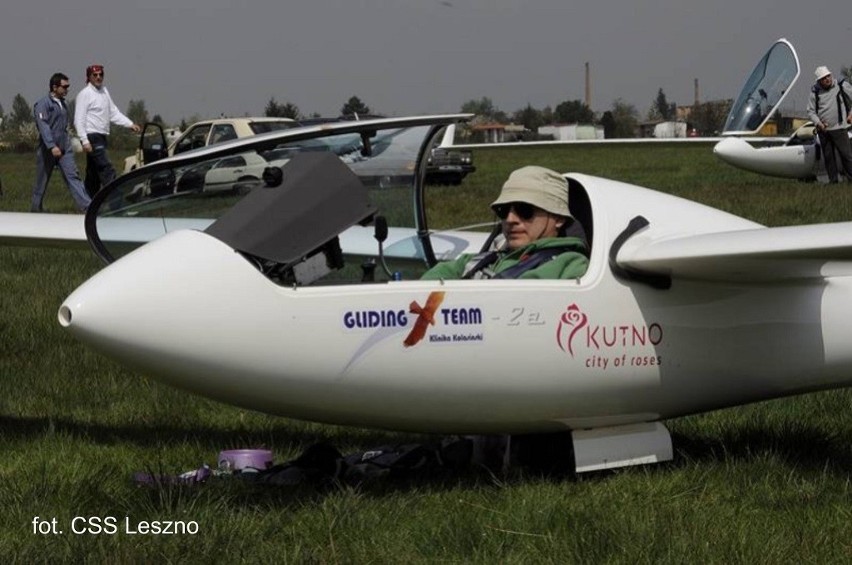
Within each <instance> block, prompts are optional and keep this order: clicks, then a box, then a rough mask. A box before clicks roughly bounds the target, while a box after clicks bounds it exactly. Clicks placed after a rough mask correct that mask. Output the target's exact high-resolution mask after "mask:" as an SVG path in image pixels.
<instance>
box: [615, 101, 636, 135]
mask: <svg viewBox="0 0 852 565" xmlns="http://www.w3.org/2000/svg"><path fill="white" fill-rule="evenodd" d="M611 113H612V120H613V123H614V126H613V131H612V134H613V135H612V136H613V137H636V128H638V127H639V112H637V111H636V106H634V105H633V104H628V103H627V102H625V101H624V100H622V99H621V98H616V99H615V100H614V101H613V103H612V110H611Z"/></svg>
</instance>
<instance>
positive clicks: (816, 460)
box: [0, 144, 852, 563]
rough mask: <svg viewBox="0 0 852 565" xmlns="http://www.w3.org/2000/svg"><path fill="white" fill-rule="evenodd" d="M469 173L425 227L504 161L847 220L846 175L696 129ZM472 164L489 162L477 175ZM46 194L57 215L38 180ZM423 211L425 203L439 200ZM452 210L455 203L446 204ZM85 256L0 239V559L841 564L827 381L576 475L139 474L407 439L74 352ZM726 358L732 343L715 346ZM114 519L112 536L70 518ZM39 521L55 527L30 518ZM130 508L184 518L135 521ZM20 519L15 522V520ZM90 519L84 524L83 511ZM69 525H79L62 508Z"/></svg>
mask: <svg viewBox="0 0 852 565" xmlns="http://www.w3.org/2000/svg"><path fill="white" fill-rule="evenodd" d="M475 159H476V164H477V166H478V167H479V169H480V172H478V173H477V174H476V175H475V176H472V177H470V178H469V179H467V180H466V181H465V185H464V187H463V189H464V190H463V192H462V191H460V190H459V189H458V188H441V189H437V191H436V194H435V196H433V197H432V198H430V204H431V205H434V206H435V207H436V208H439V207H440V206H439V205H440V203H441V201H442V200H446V201H448V202H449V200H450V199H451V198H452V199H453V202H452V204H451V205H450V204H447V205H446V207H445V208H446V209H445V210H443V211H442V213H443V214H444V216H445V217H444V220H443V222H445V223H446V224H447V225H453V224H456V223H459V222H460V219H461V218H462V217H463V216H464V211H465V210H469V209H480V208H482V207H484V206H485V205H486V203H487V202H488V201H489V199H491V198H493V197H494V195H495V194H496V190H497V187H499V185H500V183H501V182H502V180H503V179H504V178H505V176H506V175H507V174H508V172H509V171H510V170H512V169H513V168H515V167H517V166H520V165H523V164H541V165H545V166H549V167H552V168H555V169H557V170H560V171H566V172H567V171H577V172H583V173H589V174H596V175H601V176H606V177H610V178H614V179H618V180H623V181H627V182H632V183H636V184H640V185H643V186H647V187H650V188H654V189H657V190H661V191H664V192H670V193H673V194H677V195H680V196H683V197H686V198H690V199H694V200H697V201H700V202H703V203H706V204H709V205H712V206H716V207H719V208H722V209H725V210H727V211H730V212H732V213H735V214H739V215H742V216H745V217H748V218H750V219H752V220H755V221H757V222H761V223H764V224H767V225H789V224H799V223H811V222H829V221H843V220H848V219H852V201H850V187H849V186H843V185H840V186H834V187H827V186H820V185H815V184H806V183H799V182H795V181H782V180H774V179H770V178H767V177H760V176H757V175H753V174H749V173H745V172H740V171H737V170H735V169H732V168H730V167H727V166H725V165H723V164H721V163H719V162H717V161H716V160H715V159H714V158H713V156H712V154H711V146H710V145H705V144H698V145H692V144H689V145H675V144H672V145H653V146H637V147H601V146H594V147H561V148H523V149H517V150H511V151H509V150H505V149H500V150H498V149H490V150H479V151H477V152H476V154H475ZM486 171H491V172H488V173H486ZM33 175H34V165H33V159H32V158H31V156H30V155H26V156H20V155H12V154H0V178H2V181H3V188H4V196H3V197H2V198H0V209H2V210H4V211H25V210H27V209H28V208H29V192H30V187H31V182H32V178H33ZM46 206H47V208H48V209H50V210H51V211H57V212H65V211H67V212H71V211H72V210H73V202H72V201H71V198H70V196H69V195H68V194H67V191H66V189H65V187H64V186H63V185H62V183H61V180H60V179H59V178H55V179H54V180H53V181H52V184H51V187H50V188H49V191H48V199H47V201H46ZM439 211H441V210H439ZM456 214H458V216H457V215H456ZM100 266H101V265H100V264H99V263H98V261H97V260H96V259H95V258H94V257H93V255H92V254H91V253H88V252H84V251H80V252H68V251H61V250H51V249H8V248H7V249H0V313H2V317H0V363H2V364H0V453H2V455H3V457H2V459H0V508H2V509H3V512H2V513H0V556H2V557H3V558H4V559H5V560H7V561H12V562H45V561H51V562H105V561H110V562H120V563H123V562H196V561H202V560H204V561H208V560H221V561H225V562H233V561H246V562H274V561H280V562H297V563H303V562H309V563H313V562H316V563H328V562H331V563H338V562H345V563H397V562H414V563H421V562H450V563H460V562H465V563H467V562H471V563H494V562H499V563H597V562H611V563H637V562H638V563H651V562H654V563H696V562H712V563H728V562H736V563H788V562H790V563H792V562H796V563H798V562H806V563H841V562H844V563H846V562H850V560H852V484H850V478H852V410H850V408H852V407H851V406H850V400H852V395H850V393H849V392H848V391H845V390H844V391H832V392H825V393H819V394H812V395H808V396H801V397H795V398H789V399H784V400H777V401H772V402H766V403H761V404H756V405H750V406H745V407H741V408H736V409H729V410H724V411H720V412H714V413H710V414H704V415H698V416H693V417H688V418H682V419H678V420H674V421H670V422H667V425H668V426H669V428H670V430H671V431H672V435H673V439H674V447H675V460H674V461H672V462H670V463H666V464H661V465H657V466H650V467H639V468H630V469H624V470H619V471H614V472H607V473H595V474H589V475H583V476H579V477H574V476H567V477H565V476H562V477H550V478H548V477H541V476H535V475H531V474H529V473H523V472H513V473H511V474H510V475H509V476H505V477H502V476H500V477H497V476H493V475H491V474H489V473H487V472H485V471H480V470H470V471H466V472H464V473H458V474H451V473H447V474H442V475H441V476H432V477H417V478H416V479H411V480H405V481H392V480H388V481H381V482H378V483H376V484H372V485H368V486H362V487H359V488H352V487H335V488H330V489H322V490H317V489H311V488H298V489H287V488H273V487H261V486H258V485H252V484H249V483H246V482H243V481H239V480H226V479H222V480H217V481H214V482H211V483H208V484H205V485H197V486H194V487H186V486H163V487H161V488H139V487H136V486H135V485H134V484H133V482H132V481H131V475H132V473H133V472H134V471H140V470H155V471H161V472H165V473H178V472H181V471H186V470H189V469H192V468H195V467H197V466H198V465H199V464H200V463H202V462H208V463H214V462H215V459H216V455H217V453H218V452H219V451H220V450H222V449H226V448H236V447H267V448H270V449H272V450H274V452H275V455H276V459H277V460H285V459H288V458H291V457H293V456H295V455H297V454H298V453H300V452H301V451H302V450H303V449H304V448H305V447H307V446H309V445H311V444H313V443H316V442H318V441H329V442H331V443H333V444H334V445H335V446H337V447H338V448H339V449H341V451H343V452H348V451H355V450H359V449H365V448H369V447H372V446H376V445H381V444H385V443H395V442H401V441H419V440H423V439H426V438H423V437H417V436H410V435H399V434H391V433H386V432H380V431H372V430H361V429H351V428H339V427H334V426H325V425H318V424H310V423H303V422H297V421H292V420H287V419H283V418H274V417H269V416H265V415H263V414H257V413H253V412H247V411H243V410H239V409H236V408H231V407H228V406H224V405H221V404H218V403H215V402H212V401H208V400H204V399H201V398H198V397H194V396H190V395H187V394H184V393H181V392H178V391H175V390H172V389H170V388H167V387H165V386H162V385H160V384H158V383H156V382H154V381H151V380H149V379H147V378H145V376H144V375H139V374H136V373H133V372H131V371H128V370H126V369H124V368H122V367H119V366H117V365H116V364H114V363H112V362H111V361H109V360H107V359H105V358H102V357H99V356H98V355H95V354H94V353H91V352H89V351H88V350H86V349H85V348H83V347H82V346H81V345H79V344H78V343H77V342H75V341H74V340H73V339H72V338H71V337H70V336H69V335H68V334H67V333H65V332H63V331H62V330H61V328H60V327H59V324H58V323H57V321H56V311H57V309H58V306H59V304H60V302H61V301H62V300H63V299H64V298H65V297H66V296H67V295H68V294H69V293H70V292H71V291H72V290H73V289H74V288H75V287H76V286H77V285H79V284H80V283H81V282H82V281H84V280H85V279H86V278H88V277H89V276H91V275H92V274H93V273H94V272H96V271H97V270H98V269H99V268H100ZM731 363H736V360H731ZM75 517H98V518H102V519H106V518H107V517H114V518H115V519H116V521H117V524H118V526H119V530H118V531H117V532H116V533H115V534H110V533H101V534H99V535H96V534H91V533H81V534H75V533H73V532H72V531H71V526H72V522H73V520H74V518H75ZM54 519H55V524H56V526H55V529H56V530H57V531H58V530H61V531H62V532H63V533H61V534H60V533H35V532H34V527H36V528H37V527H39V524H40V527H42V528H44V529H43V530H42V531H52V530H53V529H54V526H53V520H54ZM125 519H127V520H129V523H130V524H131V529H132V530H134V531H138V524H139V523H140V522H142V521H149V522H150V521H155V520H160V521H164V520H182V521H194V522H196V523H197V524H198V526H199V531H198V533H197V534H194V535H192V534H184V535H142V534H138V533H129V532H127V531H124V527H125V526H124V525H125ZM34 520H35V521H36V522H35V523H36V526H34ZM90 523H91V522H90ZM76 524H77V525H78V526H80V525H82V522H80V521H78V522H76Z"/></svg>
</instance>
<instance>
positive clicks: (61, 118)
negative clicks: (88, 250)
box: [30, 73, 92, 212]
mask: <svg viewBox="0 0 852 565" xmlns="http://www.w3.org/2000/svg"><path fill="white" fill-rule="evenodd" d="M49 86H50V93H49V94H48V95H47V96H45V97H44V98H41V99H40V100H39V101H38V102H36V103H35V105H34V106H33V116H34V117H35V123H36V127H37V128H38V135H39V142H38V147H37V148H36V180H35V185H34V186H33V196H32V203H31V205H30V211H32V212H44V207H43V202H44V194H45V192H46V191H47V184H48V182H50V177H51V175H52V174H53V169H54V167H57V166H58V167H59V170H60V171H61V172H62V178H63V179H65V184H66V186H68V190H69V191H70V192H71V196H72V197H73V198H74V203H75V204H76V205H77V209H78V210H79V211H81V212H83V211H85V210H86V208H88V207H89V203H91V201H92V200H91V198H89V196H88V195H87V194H86V189H85V187H84V186H83V181H82V180H81V179H80V171H79V170H78V169H77V163H76V161H74V152H73V151H72V149H71V136H70V135H69V133H68V123H69V120H68V108H67V106H66V105H65V96H66V95H67V94H68V88H69V87H70V86H71V83H70V82H68V77H67V76H66V75H64V74H62V73H54V74H53V76H51V77H50V83H49Z"/></svg>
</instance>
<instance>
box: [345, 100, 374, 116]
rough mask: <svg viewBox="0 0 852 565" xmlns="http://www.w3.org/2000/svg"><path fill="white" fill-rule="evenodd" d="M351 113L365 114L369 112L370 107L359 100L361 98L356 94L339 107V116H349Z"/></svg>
mask: <svg viewBox="0 0 852 565" xmlns="http://www.w3.org/2000/svg"><path fill="white" fill-rule="evenodd" d="M352 114H356V115H358V116H366V115H369V114H370V107H369V106H367V105H366V104H364V103H363V102H361V99H360V98H358V97H357V96H353V97H351V98H350V99H349V100H347V101H346V104H344V105H343V107H342V108H340V115H341V116H351V115H352Z"/></svg>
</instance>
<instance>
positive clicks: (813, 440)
mask: <svg viewBox="0 0 852 565" xmlns="http://www.w3.org/2000/svg"><path fill="white" fill-rule="evenodd" d="M672 440H673V442H674V447H675V460H674V461H673V462H672V465H674V466H676V467H682V466H685V465H687V464H689V463H690V462H697V463H702V462H719V463H722V462H735V463H736V462H747V461H748V460H752V459H755V458H756V457H760V456H769V457H773V458H776V459H780V460H782V461H783V462H785V463H787V464H788V465H789V466H790V467H795V468H798V469H803V470H807V471H816V472H829V473H832V474H837V475H842V476H844V477H845V476H848V474H849V469H850V468H852V449H850V447H849V445H850V444H849V441H848V438H843V437H840V436H839V435H837V434H828V433H826V432H825V430H820V429H818V428H815V427H809V426H807V425H804V424H800V423H797V422H793V423H789V424H786V423H785V424H784V425H783V426H777V427H769V426H765V427H764V426H752V425H746V426H735V427H732V428H731V429H729V430H725V431H724V432H722V433H721V435H712V436H711V435H681V434H677V433H674V434H672Z"/></svg>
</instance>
